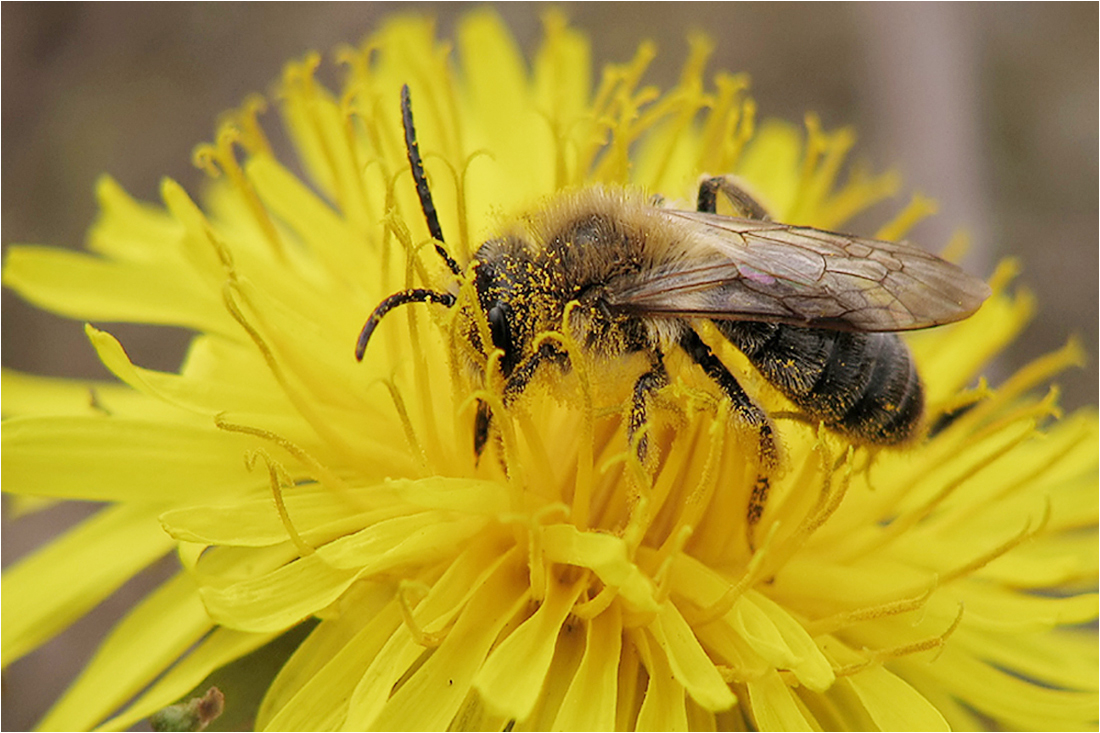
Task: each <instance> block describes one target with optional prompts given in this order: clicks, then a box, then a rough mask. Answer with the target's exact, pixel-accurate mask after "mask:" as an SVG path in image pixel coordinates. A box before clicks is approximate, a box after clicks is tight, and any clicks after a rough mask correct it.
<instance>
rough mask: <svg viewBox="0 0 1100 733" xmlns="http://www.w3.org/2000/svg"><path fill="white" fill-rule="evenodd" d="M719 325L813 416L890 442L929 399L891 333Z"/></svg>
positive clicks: (905, 434)
mask: <svg viewBox="0 0 1100 733" xmlns="http://www.w3.org/2000/svg"><path fill="white" fill-rule="evenodd" d="M717 325H718V328H719V330H720V331H721V332H722V333H723V334H724V335H725V336H726V338H728V339H729V340H730V342H731V343H733V345H734V346H736V347H737V348H738V349H740V350H741V351H742V352H743V353H744V354H745V356H747V357H748V358H749V360H750V361H751V362H752V363H753V365H754V366H755V367H756V368H757V369H758V370H759V371H760V373H761V374H762V375H763V376H764V378H765V379H767V380H768V381H769V382H771V383H772V384H773V385H774V386H775V387H776V388H777V389H779V391H780V392H782V393H783V394H784V395H785V396H786V397H787V398H788V399H790V400H791V401H792V402H794V403H795V404H796V405H797V406H798V407H799V408H801V409H802V410H803V411H805V412H806V413H807V414H808V415H809V417H810V418H811V419H813V420H819V421H822V422H824V423H825V425H826V426H828V427H829V428H831V429H833V430H836V431H837V432H840V433H844V434H845V435H849V436H851V437H853V438H856V439H858V440H861V441H865V442H868V443H875V444H879V445H893V444H896V443H901V442H903V441H905V440H906V439H908V438H909V437H910V436H911V435H912V434H913V432H914V431H915V429H916V427H917V424H918V422H919V420H920V416H921V412H922V410H923V407H924V396H923V391H922V389H921V385H920V378H919V377H918V376H917V372H916V368H915V366H914V364H913V359H912V356H911V355H910V353H909V349H908V347H906V346H905V344H904V343H903V342H902V341H901V339H899V338H898V337H897V336H896V335H894V334H892V333H860V332H849V331H832V330H826V329H815V328H800V327H797V326H786V325H779V324H770V323H758V322H745V321H741V322H738V321H719V322H717Z"/></svg>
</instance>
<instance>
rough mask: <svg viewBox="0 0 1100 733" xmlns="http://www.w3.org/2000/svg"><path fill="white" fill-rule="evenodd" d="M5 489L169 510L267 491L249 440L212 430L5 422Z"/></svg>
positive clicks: (95, 421) (114, 422)
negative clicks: (250, 464) (168, 506)
mask: <svg viewBox="0 0 1100 733" xmlns="http://www.w3.org/2000/svg"><path fill="white" fill-rule="evenodd" d="M0 439H2V441H3V452H4V474H3V475H4V485H5V490H6V491H10V492H13V493H22V492H27V493H35V494H41V495H43V496H56V497H64V498H66V499H91V500H95V501H139V502H149V503H157V504H162V503H166V502H172V501H179V502H189V501H194V500H195V499H198V498H200V497H208V498H212V497H215V496H226V495H233V494H236V493H238V492H241V491H245V490H247V489H250V488H253V487H256V486H257V485H262V484H263V483H264V481H265V480H264V478H263V477H259V476H257V475H255V474H250V473H249V472H248V470H247V469H246V467H245V464H244V455H245V453H246V451H247V450H248V449H249V443H248V441H247V440H245V439H243V438H240V437H237V436H234V435H229V434H226V433H224V432H222V431H219V430H217V429H216V428H214V426H213V425H211V426H210V427H209V428H196V427H189V426H187V425H182V424H173V423H170V422H160V421H144V420H127V419H122V418H113V419H110V420H105V419H102V418H87V417H62V418H36V417H30V418H13V419H11V420H7V421H5V422H4V431H3V435H2V436H0Z"/></svg>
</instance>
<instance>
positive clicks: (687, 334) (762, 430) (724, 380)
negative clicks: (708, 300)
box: [680, 328, 779, 472]
mask: <svg viewBox="0 0 1100 733" xmlns="http://www.w3.org/2000/svg"><path fill="white" fill-rule="evenodd" d="M680 347H681V348H682V349H683V350H684V351H686V352H687V354H688V356H690V357H691V359H692V361H694V362H695V363H696V364H698V365H699V366H700V367H702V368H703V371H704V372H706V374H707V376H708V377H710V378H711V379H712V380H714V382H715V383H716V384H717V385H718V386H719V387H721V388H722V391H723V392H725V393H726V396H727V397H728V398H729V400H730V402H731V403H733V409H734V411H735V412H736V413H737V414H738V416H739V417H740V418H741V419H742V420H744V421H745V422H746V423H748V424H749V425H751V426H752V427H753V428H755V429H756V431H757V433H758V434H759V436H760V464H761V468H763V469H764V470H765V471H767V472H771V471H773V470H774V469H776V468H778V466H779V447H778V445H777V444H776V441H775V432H774V431H773V429H772V424H771V421H770V420H768V416H767V415H765V414H764V411H763V410H762V409H760V406H759V405H757V404H756V403H755V402H753V401H752V398H751V397H749V396H748V395H747V394H746V393H745V390H744V389H742V387H741V385H740V384H739V383H738V382H737V378H736V377H734V376H733V375H732V374H731V373H730V371H729V369H727V368H726V365H725V364H723V363H722V361H721V360H720V359H719V358H718V357H717V356H715V355H714V352H713V351H711V350H710V347H709V346H707V345H706V344H705V343H704V342H703V339H701V338H699V335H698V334H697V333H695V331H693V330H692V329H690V328H688V329H685V330H684V335H683V336H681V337H680Z"/></svg>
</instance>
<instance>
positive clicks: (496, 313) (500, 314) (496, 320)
mask: <svg viewBox="0 0 1100 733" xmlns="http://www.w3.org/2000/svg"><path fill="white" fill-rule="evenodd" d="M486 315H487V316H488V318H489V332H490V334H491V335H492V337H493V346H495V347H497V348H498V349H500V350H501V351H503V352H504V353H505V354H511V352H512V335H511V333H510V332H509V329H508V313H507V311H505V309H504V306H503V305H502V304H501V303H496V304H495V305H493V307H492V308H490V309H489V312H488V313H487V314H486Z"/></svg>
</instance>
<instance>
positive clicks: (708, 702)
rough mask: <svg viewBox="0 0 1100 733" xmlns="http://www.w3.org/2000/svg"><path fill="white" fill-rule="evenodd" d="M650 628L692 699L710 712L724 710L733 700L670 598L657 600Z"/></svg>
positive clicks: (677, 677)
mask: <svg viewBox="0 0 1100 733" xmlns="http://www.w3.org/2000/svg"><path fill="white" fill-rule="evenodd" d="M650 631H651V632H652V633H653V638H654V639H655V640H656V642H657V645H658V646H659V647H660V648H661V650H662V651H663V652H664V654H665V655H666V656H667V657H668V663H669V667H670V668H671V669H672V674H673V676H674V677H675V678H676V680H677V681H678V682H679V683H680V684H681V685H683V686H684V689H685V690H687V693H688V694H689V695H691V697H692V699H693V700H695V702H697V703H699V704H700V705H701V706H702V707H703V708H704V709H706V710H710V711H711V712H718V711H721V710H726V709H728V708H730V707H731V706H732V705H733V704H734V703H736V702H737V697H736V696H735V695H734V694H733V692H732V691H731V690H730V688H729V685H727V684H726V682H725V680H723V679H722V676H721V675H720V674H718V670H717V669H716V668H715V666H714V662H712V661H711V660H710V658H709V657H708V656H707V655H706V652H704V651H703V648H702V647H701V646H699V640H698V639H696V638H695V634H694V632H693V631H692V629H691V627H690V626H688V624H687V622H686V621H684V617H683V616H681V615H680V612H679V611H678V610H676V607H675V606H674V605H673V604H672V603H671V602H669V601H665V602H664V603H663V604H661V608H660V610H659V611H658V612H657V622H656V623H655V624H654V625H653V626H652V627H650Z"/></svg>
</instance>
